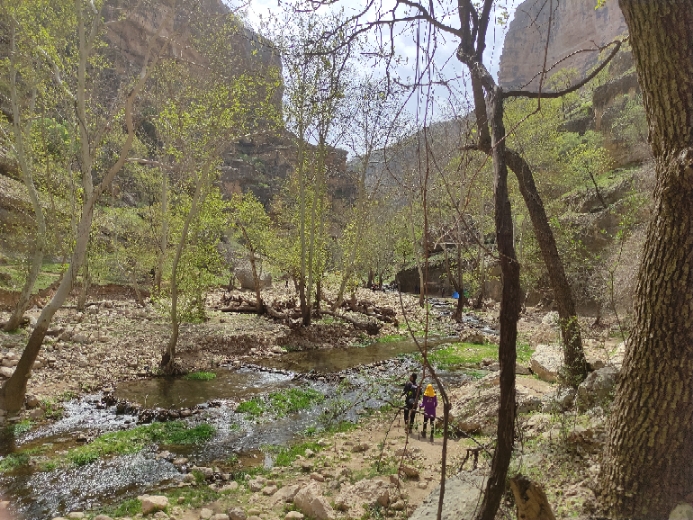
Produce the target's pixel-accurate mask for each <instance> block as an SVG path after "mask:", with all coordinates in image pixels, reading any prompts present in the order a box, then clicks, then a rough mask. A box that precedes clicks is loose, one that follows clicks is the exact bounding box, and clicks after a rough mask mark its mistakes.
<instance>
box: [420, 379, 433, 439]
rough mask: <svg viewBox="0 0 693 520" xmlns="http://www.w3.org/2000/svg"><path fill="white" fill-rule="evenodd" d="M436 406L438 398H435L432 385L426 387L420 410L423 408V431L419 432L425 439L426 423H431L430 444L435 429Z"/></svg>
mask: <svg viewBox="0 0 693 520" xmlns="http://www.w3.org/2000/svg"><path fill="white" fill-rule="evenodd" d="M437 406H438V397H436V391H435V390H434V388H433V385H428V386H427V387H426V391H425V392H424V394H423V399H422V400H421V404H420V405H419V407H420V408H423V412H424V420H423V430H421V437H423V438H424V439H425V438H426V423H427V422H430V423H431V442H433V429H434V428H435V422H436V407H437Z"/></svg>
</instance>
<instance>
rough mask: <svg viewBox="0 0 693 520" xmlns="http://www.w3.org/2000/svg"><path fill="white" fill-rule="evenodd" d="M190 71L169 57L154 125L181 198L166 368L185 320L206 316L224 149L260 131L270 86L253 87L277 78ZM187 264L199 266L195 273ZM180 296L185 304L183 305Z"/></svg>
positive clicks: (162, 72) (163, 364) (218, 230)
mask: <svg viewBox="0 0 693 520" xmlns="http://www.w3.org/2000/svg"><path fill="white" fill-rule="evenodd" d="M189 71H190V69H189V68H188V66H187V65H186V64H174V63H168V64H166V65H165V66H164V67H162V70H160V71H159V73H158V76H159V77H160V78H161V79H160V83H161V84H162V88H161V92H162V95H163V100H162V105H161V111H160V113H159V114H158V116H157V117H156V128H157V134H158V136H159V138H160V139H161V142H162V145H163V155H164V158H163V159H162V161H163V162H164V163H165V164H166V165H167V166H166V169H167V170H169V171H173V172H176V174H177V182H178V184H179V187H178V197H179V202H182V207H183V208H184V211H183V212H182V213H178V218H179V220H178V223H179V227H178V229H176V230H175V233H174V234H175V236H176V245H175V250H174V253H173V259H172V263H171V270H170V276H169V279H168V280H169V284H170V307H169V308H168V311H169V312H168V314H169V316H170V319H171V336H170V337H169V340H168V343H167V346H166V348H165V349H164V351H163V353H162V358H161V369H162V370H163V371H164V373H172V371H174V361H175V354H176V345H177V343H178V335H179V331H180V324H181V322H182V321H183V320H184V319H188V318H189V317H194V318H196V319H200V318H202V317H203V316H204V291H205V290H206V288H207V287H208V285H209V280H208V279H207V278H206V277H205V276H204V275H203V274H204V272H207V271H210V270H212V269H211V267H212V266H213V265H214V264H215V263H216V262H215V261H214V259H215V258H218V257H219V254H218V251H217V250H216V244H217V243H218V242H219V240H220V239H221V236H222V234H223V229H222V226H221V224H220V223H221V220H223V205H222V206H220V194H219V189H218V187H217V186H216V184H215V181H216V179H217V177H218V167H219V165H220V163H221V160H222V153H223V152H224V151H225V150H227V149H228V147H229V143H231V142H233V141H234V140H235V139H238V138H239V137H242V136H243V135H246V134H248V133H251V132H253V131H257V124H258V123H259V122H263V121H264V120H263V118H262V116H263V115H267V119H268V120H269V119H271V112H272V110H273V109H272V105H271V102H270V99H271V97H272V95H273V91H272V89H271V88H267V93H266V96H267V98H263V97H262V96H255V95H253V94H251V93H256V92H258V91H259V89H258V88H256V86H259V85H262V86H263V87H267V85H268V82H272V83H274V84H275V85H276V83H275V82H274V80H273V79H272V78H271V77H270V79H269V80H265V79H262V78H255V77H252V76H249V75H241V76H239V77H237V78H228V77H226V76H225V75H224V74H222V73H220V71H214V70H209V69H208V70H207V72H206V74H204V75H202V74H189V73H186V72H189ZM215 72H216V73H215ZM262 124H265V123H264V122H263V123H262ZM164 204H166V205H168V204H167V203H166V202H164V201H162V207H163V206H164ZM210 204H211V205H212V206H210ZM205 216H206V219H205ZM220 219H221V220H220ZM165 220H166V221H167V222H168V218H166V219H165ZM185 266H196V267H197V268H196V269H195V268H193V272H191V271H190V270H189V269H184V267H185ZM182 297H185V298H186V301H185V302H184V303H186V305H183V306H180V307H179V303H180V299H181V298H182ZM194 310H196V311H197V312H192V311H194ZM191 313H192V314H191Z"/></svg>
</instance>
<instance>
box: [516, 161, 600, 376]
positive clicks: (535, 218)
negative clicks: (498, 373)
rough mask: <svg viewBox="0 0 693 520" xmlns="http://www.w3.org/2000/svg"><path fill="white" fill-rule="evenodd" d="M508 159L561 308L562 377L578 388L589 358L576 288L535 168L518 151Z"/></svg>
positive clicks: (558, 309)
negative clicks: (548, 215) (542, 195)
mask: <svg viewBox="0 0 693 520" xmlns="http://www.w3.org/2000/svg"><path fill="white" fill-rule="evenodd" d="M505 159H506V161H507V164H508V167H509V168H510V169H511V170H512V171H513V173H515V176H516V177H517V182H518V185H519V187H520V193H521V194H522V198H523V199H524V201H525V205H526V206H527V211H528V212H529V217H530V219H531V221H532V226H533V227H534V235H535V236H536V238H537V242H538V243H539V249H541V256H542V258H543V260H544V264H545V265H546V270H547V272H548V274H549V282H550V283H551V288H552V289H553V295H554V298H555V299H556V307H557V309H556V310H557V311H558V321H559V326H560V328H561V339H562V341H563V359H564V361H563V364H564V366H565V372H564V373H563V374H562V378H563V380H564V382H565V383H566V384H568V385H569V386H572V387H574V388H577V387H578V385H579V384H580V383H582V382H583V381H584V380H585V378H586V377H587V360H586V359H585V352H584V350H583V349H582V336H581V334H580V324H579V323H578V319H577V312H576V311H575V300H574V299H573V291H572V290H571V288H570V283H569V282H568V278H567V277H566V275H565V269H563V262H562V261H561V257H560V256H559V255H558V248H557V247H556V239H555V238H554V236H553V231H552V229H551V226H550V225H549V219H548V217H547V216H546V210H545V209H544V203H543V202H542V200H541V197H540V195H539V190H537V186H536V184H535V183H534V177H533V176H532V170H531V169H530V167H529V165H528V164H527V161H525V160H524V158H523V157H522V156H521V155H520V154H519V153H517V152H515V151H513V150H506V153H505Z"/></svg>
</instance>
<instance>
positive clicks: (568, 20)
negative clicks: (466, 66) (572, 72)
mask: <svg viewBox="0 0 693 520" xmlns="http://www.w3.org/2000/svg"><path fill="white" fill-rule="evenodd" d="M551 6H553V9H554V11H553V13H551V12H550V8H551ZM594 6H595V2H594V0H573V1H571V2H537V1H536V0H525V1H524V2H522V3H521V4H520V5H518V6H517V9H516V10H515V16H514V17H513V19H512V21H511V22H510V26H509V27H508V33H507V35H506V37H505V45H504V46H503V54H502V56H501V61H500V72H499V75H498V81H499V83H500V85H501V86H503V87H523V86H524V85H526V84H529V87H525V88H529V89H530V90H538V88H539V77H538V76H537V74H538V73H539V72H541V70H542V66H543V63H544V51H545V48H546V37H547V35H548V34H549V22H551V26H550V27H551V31H550V39H549V46H548V55H547V59H546V65H547V69H548V68H550V67H551V66H552V65H553V64H555V63H556V62H557V61H559V60H560V59H562V58H564V57H565V56H567V55H569V54H571V53H574V52H576V51H578V50H581V49H596V48H597V47H599V46H601V45H604V44H606V43H608V42H610V41H612V40H614V39H615V38H616V37H618V36H620V35H622V34H625V33H627V27H626V22H625V20H624V19H623V15H622V14H621V10H620V9H619V7H618V3H617V1H616V0H607V2H606V5H605V6H604V7H602V8H601V9H596V10H595V8H594ZM598 58H599V52H581V53H577V54H575V55H574V56H571V57H570V58H569V59H567V60H566V61H564V62H562V63H561V65H560V66H559V67H557V69H554V70H553V71H551V72H549V76H550V75H551V74H553V73H554V72H555V71H556V70H558V68H572V69H576V70H577V72H578V74H579V76H580V77H583V76H584V75H585V72H587V71H588V70H589V69H590V68H591V67H592V66H593V65H594V64H596V63H597V61H598ZM535 76H536V77H535Z"/></svg>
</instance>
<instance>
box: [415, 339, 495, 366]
mask: <svg viewBox="0 0 693 520" xmlns="http://www.w3.org/2000/svg"><path fill="white" fill-rule="evenodd" d="M417 356H418V358H417V359H421V355H417ZM428 359H429V361H430V362H431V363H432V364H433V365H434V366H435V367H436V368H438V369H441V370H457V369H460V368H465V367H469V366H476V365H478V364H479V363H480V362H481V361H482V360H483V359H494V360H498V346H497V345H492V344H486V345H475V344H472V343H453V344H451V345H448V346H445V347H443V348H440V349H437V350H433V351H431V352H430V354H429V355H428Z"/></svg>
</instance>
